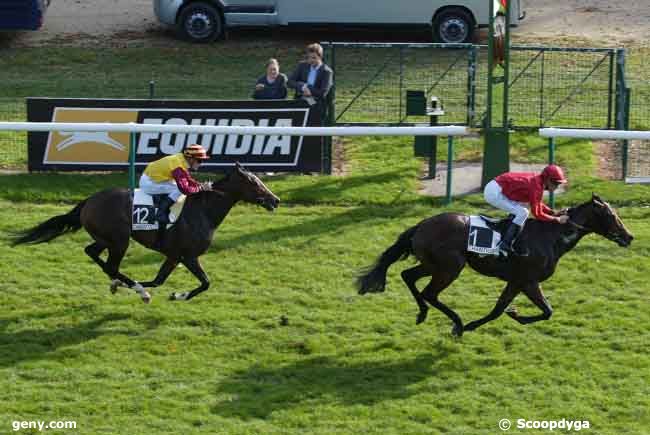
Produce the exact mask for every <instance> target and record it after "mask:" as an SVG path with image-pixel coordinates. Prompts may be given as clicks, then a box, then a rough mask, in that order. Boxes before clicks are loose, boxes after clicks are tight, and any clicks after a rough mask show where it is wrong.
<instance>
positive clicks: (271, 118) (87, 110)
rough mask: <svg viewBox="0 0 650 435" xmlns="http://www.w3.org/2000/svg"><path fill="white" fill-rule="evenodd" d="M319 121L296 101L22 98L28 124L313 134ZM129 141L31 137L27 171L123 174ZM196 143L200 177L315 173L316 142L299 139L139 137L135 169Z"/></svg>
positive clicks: (103, 136) (121, 136) (83, 135)
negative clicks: (237, 168)
mask: <svg viewBox="0 0 650 435" xmlns="http://www.w3.org/2000/svg"><path fill="white" fill-rule="evenodd" d="M319 119H320V116H319V115H318V114H317V113H315V112H314V111H313V110H310V108H309V106H308V105H307V103H305V102H304V101H300V100H255V101H252V100H251V101H208V100H108V99H69V98H64V99H58V98H28V99H27V120H28V121H30V122H111V123H126V122H135V123H142V124H162V125H197V126H198V125H217V126H270V127H272V126H278V127H305V126H318V125H319V122H320V121H319ZM129 139H130V138H129V133H108V132H98V133H95V132H93V133H88V132H76V133H75V132H51V133H47V132H29V133H28V155H29V170H30V171H46V170H57V171H79V170H120V169H126V167H127V166H128V158H129V147H130V140H129ZM194 143H198V144H200V145H203V147H205V148H206V149H207V151H208V155H209V156H210V159H209V160H207V161H206V162H205V163H204V164H203V165H202V167H201V169H202V170H203V171H208V172H214V171H220V170H227V169H228V168H230V167H232V166H233V165H234V163H235V162H236V161H238V162H239V163H241V164H243V165H244V166H246V167H247V168H248V169H250V170H252V171H278V172H279V171H282V172H291V171H300V172H319V171H321V169H322V138H320V137H308V136H305V137H301V136H277V135H276V136H270V135H269V136H264V135H255V136H254V135H223V134H222V135H214V134H180V133H179V134H176V133H137V134H136V166H137V167H138V168H139V169H140V170H142V169H143V168H144V166H145V165H146V164H147V163H148V162H151V161H153V160H156V159H159V158H160V157H164V156H165V155H169V154H175V153H179V152H181V151H182V150H183V149H184V148H185V147H187V146H188V145H190V144H194Z"/></svg>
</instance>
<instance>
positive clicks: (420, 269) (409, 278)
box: [402, 264, 431, 325]
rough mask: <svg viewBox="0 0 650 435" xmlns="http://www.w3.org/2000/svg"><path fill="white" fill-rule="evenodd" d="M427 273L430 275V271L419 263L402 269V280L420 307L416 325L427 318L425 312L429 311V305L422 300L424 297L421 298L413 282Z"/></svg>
mask: <svg viewBox="0 0 650 435" xmlns="http://www.w3.org/2000/svg"><path fill="white" fill-rule="evenodd" d="M428 275H431V273H430V272H427V271H426V270H425V268H424V266H423V265H421V264H418V265H417V266H415V267H412V268H410V269H406V270H403V271H402V280H403V281H404V283H405V284H406V286H407V287H408V288H409V290H411V294H412V295H413V298H414V299H415V302H416V303H417V304H418V307H420V312H419V313H418V316H417V318H416V320H415V324H416V325H419V324H420V323H422V322H424V320H425V319H426V318H427V312H428V311H429V307H428V306H427V304H426V302H424V299H423V298H422V295H421V294H420V292H419V291H418V288H417V287H416V286H415V283H416V282H417V280H418V279H420V278H423V277H425V276H428Z"/></svg>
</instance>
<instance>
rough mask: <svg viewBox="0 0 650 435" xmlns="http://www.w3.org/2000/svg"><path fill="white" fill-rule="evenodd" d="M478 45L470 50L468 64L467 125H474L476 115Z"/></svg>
mask: <svg viewBox="0 0 650 435" xmlns="http://www.w3.org/2000/svg"><path fill="white" fill-rule="evenodd" d="M477 50H478V47H477V46H476V45H473V46H472V48H471V49H470V50H469V56H468V58H469V59H468V62H467V63H468V65H467V125H468V126H470V127H473V126H474V119H475V117H476V68H477V65H476V58H477V56H476V51H477Z"/></svg>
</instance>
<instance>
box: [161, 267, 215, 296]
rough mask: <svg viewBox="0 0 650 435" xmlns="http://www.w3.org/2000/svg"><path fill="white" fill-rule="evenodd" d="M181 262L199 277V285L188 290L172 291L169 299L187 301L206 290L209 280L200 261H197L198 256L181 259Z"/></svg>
mask: <svg viewBox="0 0 650 435" xmlns="http://www.w3.org/2000/svg"><path fill="white" fill-rule="evenodd" d="M183 264H184V265H185V267H187V269H188V270H189V271H190V272H192V274H194V276H195V277H197V278H198V279H199V281H201V285H200V286H198V287H197V288H195V289H194V290H192V291H190V292H183V293H172V294H171V295H169V299H170V300H172V301H189V300H190V299H192V298H193V297H194V296H196V295H198V294H199V293H201V292H204V291H206V290H207V289H208V287H210V281H209V280H208V276H207V275H206V274H205V272H204V271H203V269H202V268H201V263H199V259H198V258H186V259H183Z"/></svg>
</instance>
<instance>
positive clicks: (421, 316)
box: [415, 311, 428, 325]
mask: <svg viewBox="0 0 650 435" xmlns="http://www.w3.org/2000/svg"><path fill="white" fill-rule="evenodd" d="M427 313H428V311H420V312H419V313H418V316H417V318H416V319H415V324H416V325H419V324H420V323H422V322H424V321H425V320H426V319H427Z"/></svg>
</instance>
